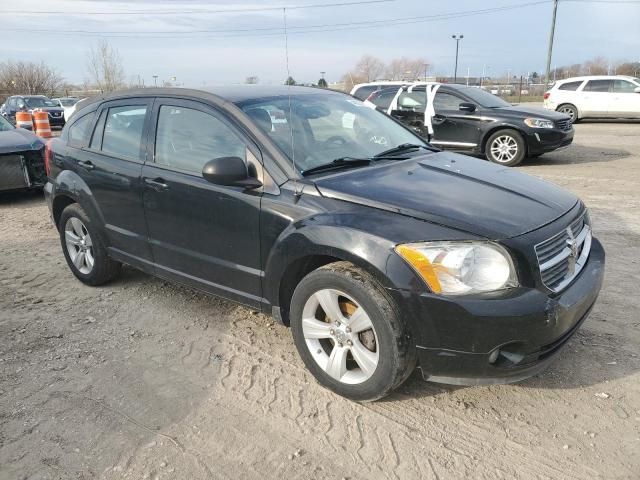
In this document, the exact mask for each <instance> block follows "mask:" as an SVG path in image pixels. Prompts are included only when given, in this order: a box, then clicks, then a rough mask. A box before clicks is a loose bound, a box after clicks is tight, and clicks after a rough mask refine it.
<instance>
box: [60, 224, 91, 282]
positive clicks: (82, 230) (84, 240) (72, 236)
mask: <svg viewBox="0 0 640 480" xmlns="http://www.w3.org/2000/svg"><path fill="white" fill-rule="evenodd" d="M64 239H65V244H66V246H67V253H68V254H69V258H70V259H71V262H72V263H73V265H74V266H75V267H76V268H77V269H78V271H79V272H80V273H83V274H85V275H88V274H89V273H91V270H93V266H94V264H95V258H94V256H93V242H92V240H91V235H89V231H88V230H87V227H86V226H85V225H84V223H82V221H81V220H80V219H79V218H77V217H71V218H69V219H68V220H67V223H66V224H65V226H64Z"/></svg>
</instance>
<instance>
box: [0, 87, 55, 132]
mask: <svg viewBox="0 0 640 480" xmlns="http://www.w3.org/2000/svg"><path fill="white" fill-rule="evenodd" d="M34 110H43V111H45V112H48V113H49V125H51V127H60V128H62V127H63V126H64V124H65V120H64V109H63V108H62V107H59V106H57V104H56V103H54V102H53V101H52V100H50V99H49V98H47V97H45V96H44V95H14V96H12V97H9V98H7V100H6V101H5V103H4V105H3V106H2V109H0V115H2V116H3V117H4V118H6V119H7V120H9V122H11V123H12V124H13V125H15V123H16V112H33V111H34Z"/></svg>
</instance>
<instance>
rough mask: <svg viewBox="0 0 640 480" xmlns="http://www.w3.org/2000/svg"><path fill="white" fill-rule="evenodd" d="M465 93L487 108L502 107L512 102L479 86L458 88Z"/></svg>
mask: <svg viewBox="0 0 640 480" xmlns="http://www.w3.org/2000/svg"><path fill="white" fill-rule="evenodd" d="M456 90H457V91H459V92H460V93H462V94H463V95H466V96H467V97H469V98H470V99H472V100H473V101H474V102H476V103H477V104H478V105H480V106H481V107H485V108H501V107H510V106H511V104H510V103H509V102H505V101H504V100H503V99H501V98H500V97H497V96H496V95H493V94H491V93H489V92H485V91H484V90H481V89H479V88H474V87H461V88H458V89H456Z"/></svg>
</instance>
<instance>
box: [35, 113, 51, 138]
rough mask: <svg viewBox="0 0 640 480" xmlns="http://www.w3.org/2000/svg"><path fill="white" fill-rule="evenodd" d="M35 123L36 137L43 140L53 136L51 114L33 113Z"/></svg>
mask: <svg viewBox="0 0 640 480" xmlns="http://www.w3.org/2000/svg"><path fill="white" fill-rule="evenodd" d="M33 123H34V124H35V126H36V135H38V136H39V137H43V138H49V137H50V136H51V125H49V114H48V113H47V112H43V111H38V112H33Z"/></svg>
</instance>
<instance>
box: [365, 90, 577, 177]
mask: <svg viewBox="0 0 640 480" xmlns="http://www.w3.org/2000/svg"><path fill="white" fill-rule="evenodd" d="M427 89H432V92H433V98H432V100H431V102H432V110H430V111H428V112H427V113H425V109H426V108H427V104H428V102H427V93H426V91H427ZM367 103H369V104H370V105H372V106H375V107H377V108H378V109H380V110H382V111H384V112H386V113H388V114H389V115H391V116H392V117H394V118H396V119H398V120H400V121H401V122H403V123H404V124H406V125H408V126H410V127H411V128H413V129H414V130H415V131H416V132H417V133H418V134H419V135H421V136H422V137H423V138H425V139H427V140H428V141H429V142H430V143H431V144H432V145H435V146H437V147H440V148H442V149H446V150H455V151H458V152H462V153H469V154H472V155H484V156H485V157H486V158H487V159H488V160H490V161H492V162H495V163H499V164H501V165H505V166H509V167H511V166H515V165H518V164H519V163H520V162H522V160H524V159H525V158H527V157H538V156H540V155H542V154H544V153H548V152H552V151H554V150H558V149H561V148H565V147H568V146H569V145H570V144H571V142H572V141H573V134H574V131H573V126H572V124H571V119H570V117H569V116H568V115H565V114H563V113H559V112H549V111H547V110H544V109H541V108H535V107H527V106H524V105H511V104H510V103H508V102H506V101H504V100H502V99H501V98H500V97H497V96H495V95H492V94H490V93H488V92H485V91H484V90H481V89H479V88H475V87H467V86H464V85H453V84H429V85H405V86H402V87H397V88H396V87H391V88H386V89H382V90H378V91H376V92H373V93H372V94H371V95H370V96H369V97H368V98H367ZM429 123H430V124H431V125H430V126H429Z"/></svg>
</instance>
